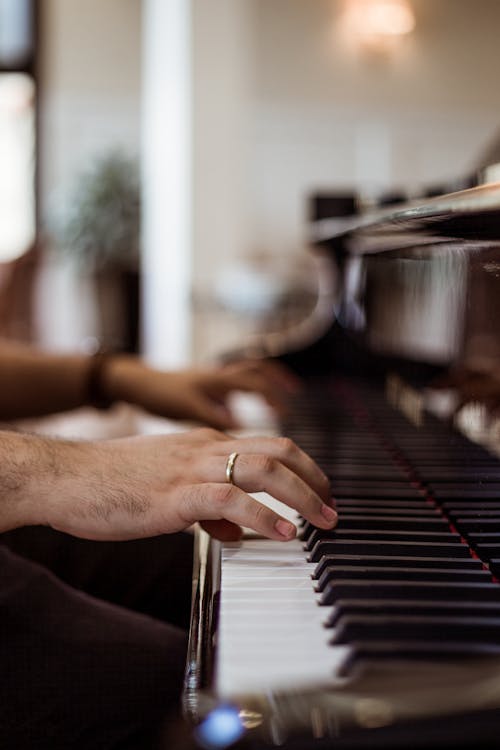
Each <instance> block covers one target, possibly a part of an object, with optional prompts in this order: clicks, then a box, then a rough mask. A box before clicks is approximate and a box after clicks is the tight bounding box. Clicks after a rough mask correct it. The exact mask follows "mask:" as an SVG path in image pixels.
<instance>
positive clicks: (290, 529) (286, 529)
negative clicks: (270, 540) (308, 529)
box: [274, 518, 297, 539]
mask: <svg viewBox="0 0 500 750" xmlns="http://www.w3.org/2000/svg"><path fill="white" fill-rule="evenodd" d="M274 528H275V529H276V531H277V532H278V534H281V536H283V537H285V539H293V537H294V536H295V534H296V532H297V529H296V528H295V526H294V525H293V523H290V521H284V520H283V519H282V518H280V519H278V520H277V521H276V523H275V524H274Z"/></svg>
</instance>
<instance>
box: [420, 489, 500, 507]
mask: <svg viewBox="0 0 500 750" xmlns="http://www.w3.org/2000/svg"><path fill="white" fill-rule="evenodd" d="M432 495H433V497H434V498H436V500H439V501H443V502H444V503H448V502H454V501H458V502H463V501H465V500H469V501H471V500H472V501H473V500H477V501H478V502H483V501H486V500H490V501H493V502H494V501H495V500H497V501H498V500H500V491H499V490H492V489H488V488H487V485H486V486H485V487H482V488H481V489H480V490H478V489H477V488H476V487H474V488H473V489H467V488H462V489H456V490H445V489H442V490H438V489H436V488H434V487H433V488H432Z"/></svg>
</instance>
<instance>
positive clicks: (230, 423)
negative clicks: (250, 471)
mask: <svg viewBox="0 0 500 750" xmlns="http://www.w3.org/2000/svg"><path fill="white" fill-rule="evenodd" d="M105 386H106V390H107V391H108V393H109V394H110V395H112V396H113V397H114V398H115V399H118V400H123V401H128V402H129V403H133V404H136V405H137V406H140V407H142V408H143V409H146V410H147V411H149V412H151V413H153V414H157V415H158V416H162V417H168V418H171V419H182V420H189V421H196V422H201V423H203V424H206V425H209V426H211V427H215V428H217V429H221V430H225V429H231V428H235V427H238V425H237V423H236V421H235V417H234V415H233V414H232V413H231V411H230V408H229V406H228V397H229V396H230V395H231V393H234V392H235V391H247V392H253V393H256V394H259V395H260V396H262V397H263V398H264V399H265V400H266V401H267V403H268V404H269V405H270V406H271V407H273V409H275V410H276V411H277V412H278V413H282V412H283V411H284V410H285V409H286V405H287V401H288V399H289V397H290V395H291V394H293V393H295V392H297V391H298V390H299V389H300V380H299V379H298V378H297V377H296V376H295V375H294V374H293V373H291V372H290V371H288V370H287V369H286V368H285V367H283V366H282V365H280V364H279V363H277V362H272V361H269V360H259V359H254V360H247V361H242V362H236V363H231V364H228V365H224V366H222V367H219V368H210V369H209V368H206V369H190V370H180V371H177V372H175V371H174V372H165V371H161V370H155V369H153V368H151V367H148V366H147V365H146V364H144V363H143V362H141V361H140V360H138V359H136V358H134V357H127V356H117V357H116V358H113V360H112V361H111V362H110V363H109V366H108V368H107V369H106V381H105Z"/></svg>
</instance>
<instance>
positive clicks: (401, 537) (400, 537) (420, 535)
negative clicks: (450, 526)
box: [304, 527, 461, 552]
mask: <svg viewBox="0 0 500 750" xmlns="http://www.w3.org/2000/svg"><path fill="white" fill-rule="evenodd" d="M328 540H332V541H335V542H338V543H339V544H340V543H341V542H343V541H349V540H350V541H354V542H358V543H361V542H363V541H364V540H366V541H371V540H376V541H377V542H380V543H381V544H383V543H384V542H414V543H420V544H425V543H430V544H441V543H442V544H450V543H453V542H455V543H456V544H460V543H461V537H460V535H459V534H456V533H453V532H451V531H447V532H445V533H440V532H438V531H384V530H382V529H352V530H351V529H342V528H341V527H338V528H335V529H318V530H317V531H313V532H312V534H311V536H310V537H309V539H308V540H307V541H306V542H304V548H305V549H306V551H307V552H310V551H312V550H313V549H314V548H315V547H316V545H317V544H318V543H320V542H323V541H328Z"/></svg>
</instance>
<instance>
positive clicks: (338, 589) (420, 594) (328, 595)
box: [319, 578, 500, 606]
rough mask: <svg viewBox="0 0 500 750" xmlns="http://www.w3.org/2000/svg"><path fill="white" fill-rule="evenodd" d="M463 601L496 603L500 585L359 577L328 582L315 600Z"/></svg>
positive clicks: (499, 594) (498, 599)
mask: <svg viewBox="0 0 500 750" xmlns="http://www.w3.org/2000/svg"><path fill="white" fill-rule="evenodd" d="M376 597H380V598H383V599H419V598H422V599H426V600H427V599H431V600H432V599H436V600H437V601H440V600H446V599H448V600H450V599H463V600H464V601H468V602H475V601H485V602H486V601H489V602H490V601H498V602H500V584H497V583H461V582H460V583H456V582H454V581H446V582H443V581H425V582H414V581H409V582H407V583H406V584H405V585H402V584H401V581H397V580H394V581H366V580H363V579H362V578H352V579H347V578H346V579H338V580H336V581H330V583H328V584H327V586H326V588H325V590H324V591H323V593H322V594H321V596H320V598H319V603H320V604H321V605H322V606H327V605H331V604H335V602H336V600H337V599H342V598H343V599H363V598H370V599H373V598H376Z"/></svg>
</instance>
